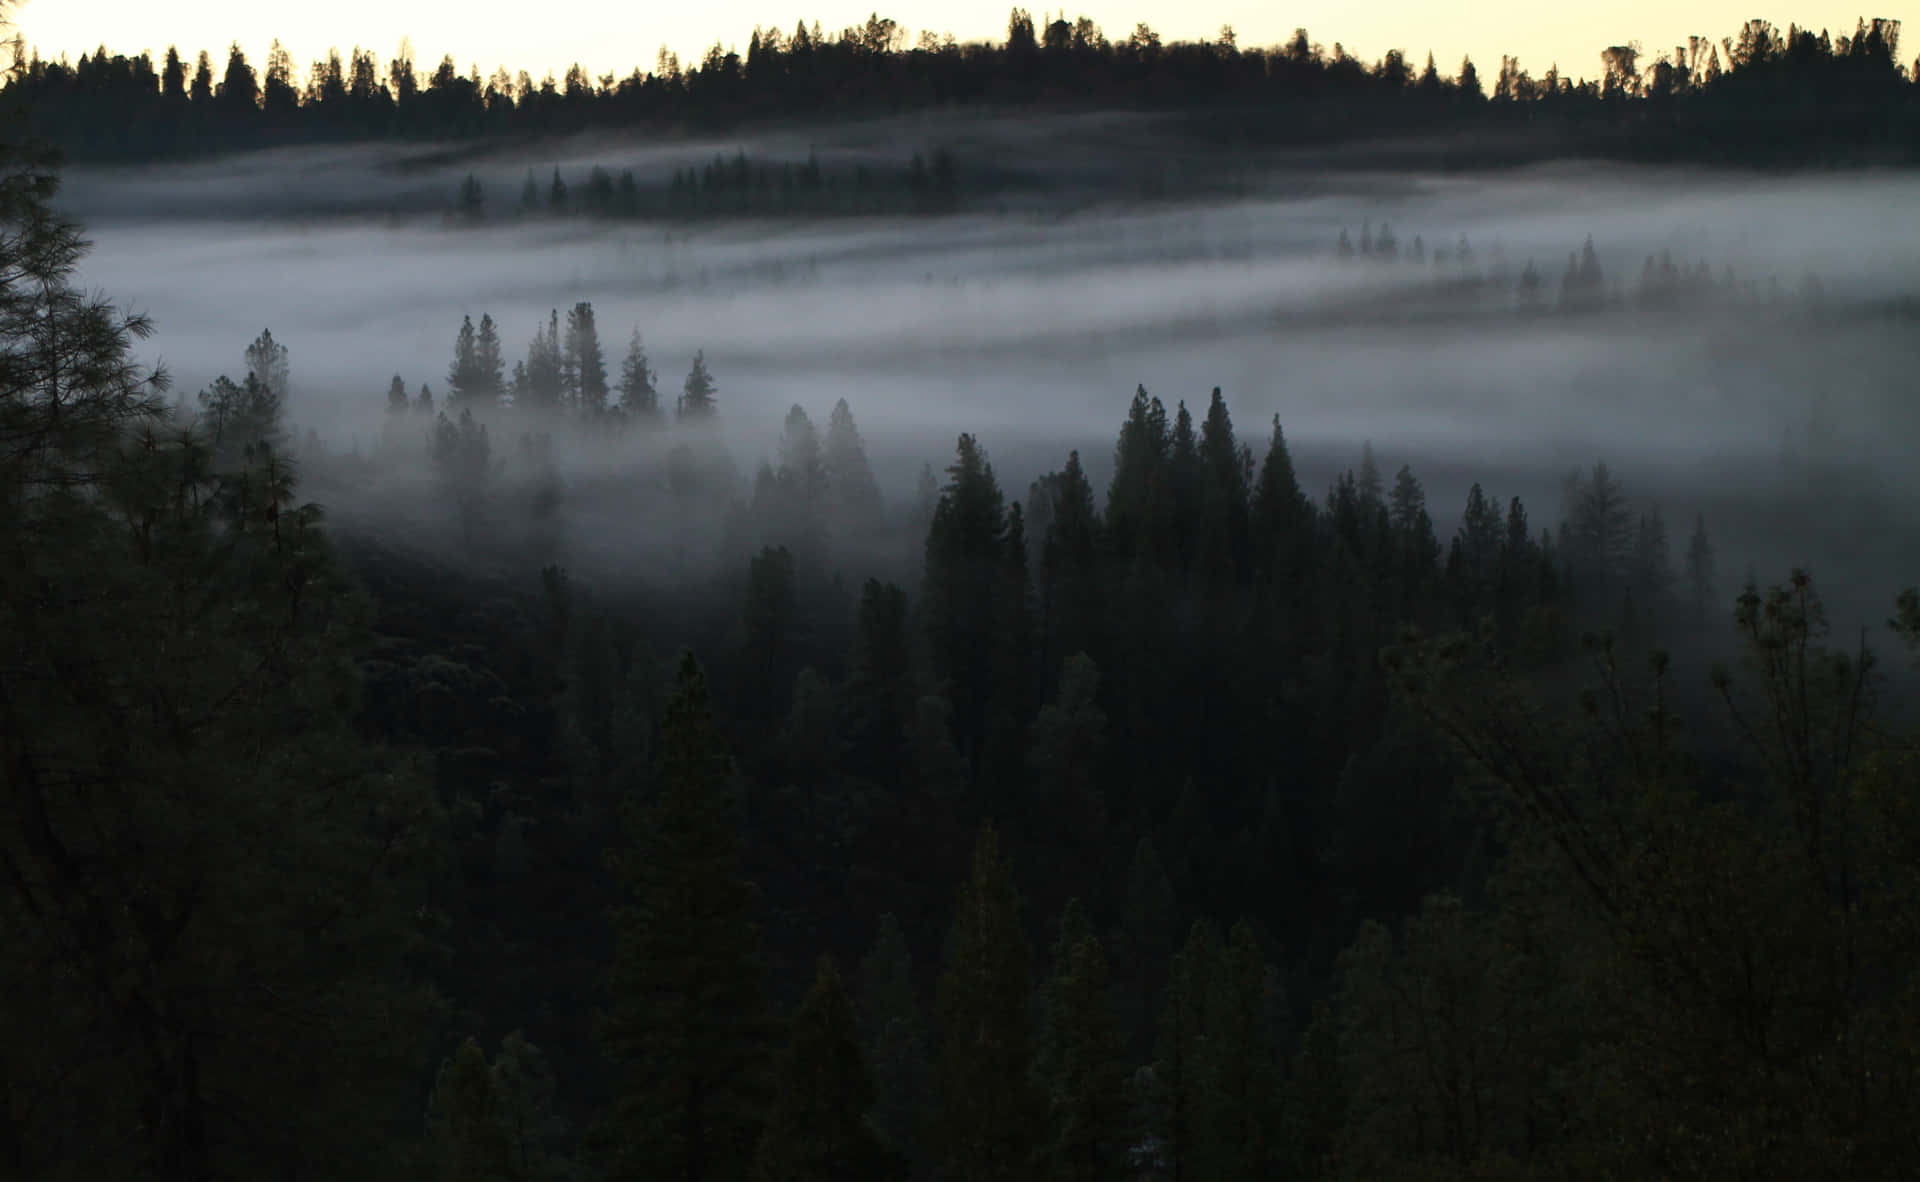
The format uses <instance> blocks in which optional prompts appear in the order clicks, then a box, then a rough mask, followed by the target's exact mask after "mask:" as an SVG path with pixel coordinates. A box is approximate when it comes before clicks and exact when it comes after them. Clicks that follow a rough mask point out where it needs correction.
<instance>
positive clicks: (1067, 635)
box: [1038, 451, 1105, 673]
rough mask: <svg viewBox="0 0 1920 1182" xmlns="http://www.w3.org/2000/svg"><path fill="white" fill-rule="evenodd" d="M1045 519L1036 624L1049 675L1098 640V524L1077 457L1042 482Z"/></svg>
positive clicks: (1072, 456) (1100, 597) (1072, 454)
mask: <svg viewBox="0 0 1920 1182" xmlns="http://www.w3.org/2000/svg"><path fill="white" fill-rule="evenodd" d="M1045 483H1046V488H1047V492H1048V500H1049V506H1048V507H1049V510H1050V513H1049V517H1048V520H1047V524H1046V532H1045V534H1044V536H1043V538H1042V541H1041V547H1040V577H1039V580H1038V583H1039V595H1040V606H1039V615H1040V626H1041V629H1042V637H1043V645H1042V650H1041V655H1042V660H1043V662H1044V665H1043V668H1044V669H1045V670H1046V671H1048V672H1049V673H1051V671H1052V670H1054V669H1057V668H1059V667H1060V663H1061V662H1062V661H1064V660H1065V659H1066V658H1068V657H1070V656H1072V655H1073V654H1075V653H1086V652H1092V651H1094V650H1095V649H1096V648H1097V647H1098V646H1100V644H1101V642H1102V640H1103V636H1102V632H1103V629H1102V627H1101V611H1102V607H1103V604H1104V598H1105V597H1104V594H1103V588H1102V586H1101V580H1100V538H1101V523H1100V514H1099V510H1098V509H1096V508H1095V507H1094V503H1093V486H1092V485H1091V484H1089V483H1088V481H1087V474H1086V470H1085V469H1084V468H1082V467H1081V465H1080V453H1079V452H1078V451H1073V452H1069V453H1067V464H1066V467H1064V468H1062V469H1061V470H1060V471H1059V472H1058V473H1055V474H1054V475H1052V476H1050V477H1048V478H1046V482H1045Z"/></svg>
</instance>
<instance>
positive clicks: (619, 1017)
mask: <svg viewBox="0 0 1920 1182" xmlns="http://www.w3.org/2000/svg"><path fill="white" fill-rule="evenodd" d="M659 736H660V737H659V763H658V770H657V773H656V784H657V786H656V788H655V790H654V795H653V799H652V800H651V801H650V802H648V803H646V804H644V805H643V804H642V803H641V802H640V801H638V800H630V801H629V802H628V804H627V806H626V810H625V818H624V822H623V843H622V846H621V848H620V849H619V851H618V852H617V853H615V854H614V855H612V863H613V867H614V869H615V871H616V872H617V873H618V875H619V876H620V879H621V882H622V884H623V886H624V891H625V896H626V903H625V904H624V905H623V906H622V907H621V908H620V909H619V911H618V912H616V914H615V917H614V932H615V950H614V965H613V972H612V976H611V978H610V982H609V985H610V991H611V995H612V1000H611V1003H610V1006H609V1010H608V1014H607V1018H606V1021H605V1024H604V1027H603V1033H602V1039H603V1045H604V1047H605V1050H606V1053H607V1056H608V1057H609V1058H610V1059H611V1060H612V1061H613V1063H614V1065H615V1066H616V1067H617V1068H618V1069H619V1077H618V1083H617V1085H616V1097H615V1101H614V1108H613V1112H612V1114H611V1117H610V1125H609V1127H608V1132H609V1134H610V1136H611V1139H612V1142H613V1149H614V1159H613V1162H612V1163H611V1165H612V1175H613V1176H614V1177H616V1178H632V1179H651V1178H659V1179H685V1180H687V1182H730V1180H732V1182H737V1180H739V1179H742V1178H745V1177H747V1176H748V1172H749V1167H750V1165H751V1163H752V1160H753V1152H754V1146H755V1145H756V1143H757V1142H758V1139H759V1133H760V1128H761V1121H762V1118H763V1114H764V1112H765V1104H766V1085H765V1076H766V1069H767V1054H768V1049H769V1048H768V1041H769V1035H770V1026H769V1023H768V1020H767V1017H766V1013H765V1001H764V998H763V995H762V985H761V968H760V955H759V950H758V941H759V937H758V934H757V928H756V925H755V922H754V919H753V911H754V906H755V902H754V888H753V884H752V883H750V882H749V881H747V879H746V878H745V877H744V876H743V875H742V873H741V864H740V838H739V833H738V830H737V826H736V823H735V821H734V818H733V814H732V807H731V805H730V803H729V801H728V799H727V794H728V777H729V768H728V765H729V760H728V758H727V753H726V748H725V745H724V744H723V742H722V740H721V738H720V734H719V731H718V730H717V728H716V727H715V725H714V721H713V713H712V709H711V707H710V706H709V705H708V699H707V684H706V677H705V675H704V674H703V673H702V672H701V671H700V667H699V665H697V664H696V663H695V662H694V659H693V657H692V655H691V654H688V655H686V656H684V657H683V658H682V659H681V662H680V670H679V673H678V676H677V679H676V683H675V690H674V695H673V697H672V699H671V700H670V701H669V702H668V703H667V707H666V712H665V718H664V719H663V721H662V723H661V726H660V730H659Z"/></svg>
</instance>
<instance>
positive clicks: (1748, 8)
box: [15, 0, 1920, 83]
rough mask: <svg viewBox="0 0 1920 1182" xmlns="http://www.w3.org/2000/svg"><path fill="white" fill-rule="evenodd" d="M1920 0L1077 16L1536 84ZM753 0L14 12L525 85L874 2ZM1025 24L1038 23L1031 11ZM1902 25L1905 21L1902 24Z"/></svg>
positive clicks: (1237, 8)
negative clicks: (1604, 59)
mask: <svg viewBox="0 0 1920 1182" xmlns="http://www.w3.org/2000/svg"><path fill="white" fill-rule="evenodd" d="M1916 4H1920V0H1899V5H1898V7H1897V8H1895V9H1894V10H1893V11H1891V12H1889V11H1886V10H1885V9H1884V8H1883V9H1882V10H1881V11H1878V12H1866V13H1862V12H1860V11H1859V10H1858V9H1857V8H1856V7H1854V6H1850V5H1846V4H1839V3H1834V2H1833V0H1813V2H1812V3H1808V4H1804V5H1802V6H1801V7H1799V8H1797V9H1792V10H1787V9H1782V10H1780V11H1777V12H1756V11H1755V10H1754V9H1755V7H1756V6H1755V5H1754V4H1753V2H1752V0H1685V2H1682V3H1674V2H1672V0H1613V2H1611V3H1594V4H1592V5H1590V6H1583V7H1573V6H1562V5H1559V4H1555V3H1553V2H1552V0H1545V2H1542V0H1481V2H1480V3H1476V4H1473V5H1448V4H1434V3H1431V2H1419V0H1375V2H1373V3H1370V4H1367V5H1364V6H1362V5H1350V4H1344V3H1340V2H1339V0H1300V2H1299V3H1296V4H1293V5H1289V6H1286V7H1281V6H1277V5H1271V4H1255V3H1249V2H1248V0H1215V2H1213V3H1191V2H1188V3H1178V4H1172V3H1166V2H1164V0H1160V2H1142V0H1133V2H1131V3H1115V2H1114V0H1090V2H1089V3H1087V4H1086V5H1085V6H1084V7H1083V8H1070V9H1068V10H1067V11H1068V15H1069V17H1072V16H1077V15H1079V14H1080V13H1081V12H1084V13H1085V14H1086V15H1088V16H1091V17H1092V18H1093V19H1094V20H1095V21H1097V22H1099V24H1100V25H1101V26H1102V28H1103V29H1104V30H1105V32H1106V34H1107V36H1108V37H1110V38H1114V39H1116V40H1117V39H1119V38H1121V37H1124V36H1125V35H1126V33H1127V32H1128V31H1129V30H1131V29H1132V28H1133V26H1134V24H1135V23H1136V22H1139V21H1143V20H1144V21H1146V22H1147V23H1148V24H1150V25H1152V26H1153V27H1154V29H1155V30H1157V31H1158V32H1159V33H1160V35H1161V36H1162V37H1163V38H1164V39H1166V40H1169V41H1173V40H1192V39H1196V38H1201V37H1208V38H1210V37H1212V36H1213V35H1214V34H1215V32H1217V30H1218V29H1219V28H1220V26H1221V25H1222V24H1231V25H1233V26H1234V28H1235V30H1236V31H1237V33H1238V35H1239V41H1240V44H1241V45H1242V46H1243V47H1245V46H1253V45H1269V44H1274V43H1276V42H1279V41H1281V40H1283V39H1285V38H1286V37H1287V36H1288V35H1290V34H1291V33H1292V31H1293V29H1294V28H1295V27H1296V26H1305V27H1306V29H1307V31H1308V32H1309V33H1310V34H1311V35H1312V36H1313V38H1314V39H1315V40H1317V41H1322V42H1325V43H1326V44H1327V45H1328V46H1331V45H1332V44H1333V43H1334V42H1335V41H1339V42H1342V43H1344V44H1345V46H1346V47H1347V50H1348V52H1349V53H1352V54H1354V55H1356V56H1358V57H1361V58H1364V59H1366V60H1368V61H1372V60H1375V59H1377V58H1378V57H1379V56H1380V55H1381V54H1382V53H1384V52H1385V51H1386V50H1388V49H1402V50H1405V51H1406V53H1407V55H1408V57H1409V58H1411V59H1412V60H1413V61H1414V62H1415V64H1416V65H1418V64H1419V63H1421V62H1423V61H1424V60H1425V57H1426V53H1427V51H1428V50H1429V49H1431V50H1432V51H1433V52H1434V55H1435V56H1436V58H1438V60H1439V62H1440V63H1441V69H1442V72H1443V73H1448V74H1451V73H1453V72H1454V71H1455V70H1456V69H1457V67H1458V65H1459V62H1460V58H1461V56H1462V55H1463V54H1467V53H1471V54H1472V55H1473V59H1474V63H1475V65H1476V66H1477V67H1478V68H1479V70H1480V73H1481V75H1482V77H1483V78H1484V79H1486V80H1487V81H1488V82H1489V83H1490V82H1491V81H1492V78H1493V75H1494V74H1495V73H1496V72H1497V71H1498V69H1499V65H1500V55H1501V54H1502V53H1517V54H1518V55H1519V56H1520V60H1521V65H1522V66H1523V67H1525V68H1526V69H1527V70H1528V71H1530V72H1531V73H1532V74H1533V75H1534V76H1535V77H1538V76H1539V75H1540V74H1542V73H1544V72H1545V71H1546V68H1547V67H1548V66H1549V65H1550V64H1552V63H1554V62H1556V61H1557V62H1558V63H1559V65H1560V68H1561V72H1562V73H1563V74H1571V75H1575V76H1585V77H1594V76H1597V75H1598V74H1599V73H1600V68H1599V60H1600V59H1599V51H1600V50H1601V49H1602V48H1604V47H1606V46H1608V45H1615V44H1621V43H1624V42H1627V41H1632V40H1638V41H1640V42H1641V44H1642V48H1643V50H1644V52H1645V53H1646V54H1647V60H1649V61H1651V60H1652V56H1653V55H1654V54H1655V53H1657V52H1659V51H1661V50H1664V49H1670V48H1671V47H1672V46H1674V45H1676V44H1679V43H1681V42H1684V41H1685V40H1686V38H1687V36H1688V35H1689V34H1702V35H1706V36H1710V37H1712V38H1713V39H1714V40H1716V41H1718V40H1719V39H1720V38H1721V37H1723V36H1726V35H1728V34H1731V33H1734V32H1735V31H1737V30H1738V28H1739V27H1740V25H1741V23H1742V22H1743V21H1744V20H1745V19H1747V18H1748V17H1751V16H1764V17H1765V18H1766V19H1769V20H1772V21H1773V22H1774V23H1775V24H1777V25H1779V26H1780V27H1781V28H1782V29H1784V28H1785V27H1786V26H1787V25H1788V24H1789V23H1793V22H1798V23H1801V24H1804V25H1808V26H1811V27H1814V28H1826V29H1828V30H1830V31H1831V32H1833V33H1834V34H1835V35H1839V34H1841V33H1851V31H1852V30H1853V26H1854V20H1855V18H1856V17H1858V16H1861V15H1867V16H1893V17H1897V18H1906V17H1909V16H1911V15H1913V14H1912V13H1910V12H1909V11H1907V10H1908V9H1909V8H1912V7H1915V6H1916ZM765 5H766V0H753V2H752V3H749V2H747V0H693V2H691V3H680V4H660V5H648V4H634V3H622V2H618V0H544V2H542V3H538V4H532V5H527V4H512V5H508V4H500V3H490V2H487V0H462V2H459V3H455V2H453V0H334V2H333V3H329V4H322V5H299V6H278V5H268V4H261V3H259V2H258V0H246V2H241V0H189V2H188V3H186V4H184V5H167V4H155V3H152V0H27V2H26V4H25V6H24V7H23V8H21V9H20V10H19V11H18V12H17V13H16V14H15V20H16V23H17V24H18V26H19V28H20V30H21V32H22V33H23V34H24V35H25V36H26V39H27V41H28V42H29V43H30V44H32V45H35V46H37V47H38V48H39V49H40V51H41V53H42V54H43V55H45V56H52V57H57V56H59V55H60V54H61V53H63V52H64V53H68V54H70V55H78V54H79V53H81V52H87V51H91V50H92V49H93V48H94V47H96V46H98V45H100V44H101V43H103V42H104V43H105V44H106V45H108V46H109V47H110V48H112V49H114V50H115V51H119V52H137V51H139V50H142V49H147V50H151V51H153V54H154V56H155V58H156V60H157V59H158V58H159V57H160V55H161V54H163V53H164V52H165V50H166V47H167V46H168V45H169V44H177V45H179V46H180V47H181V49H182V51H183V53H185V54H186V55H187V56H188V58H189V60H191V56H192V53H193V51H197V50H199V49H202V48H205V49H208V50H212V51H215V57H216V62H217V61H218V59H220V58H222V57H223V52H222V51H224V49H225V47H226V45H227V43H228V42H230V41H235V40H237V41H239V42H240V45H241V47H242V48H243V49H245V50H246V52H247V56H248V58H249V59H250V60H251V61H252V62H253V63H254V64H255V66H256V67H257V66H258V65H259V64H260V63H261V62H262V61H264V59H265V57H266V51H267V47H268V46H269V45H270V44H271V43H272V40H273V39H274V38H275V37H278V38H279V39H280V40H281V41H282V42H283V43H284V44H285V45H286V46H287V48H288V49H289V51H291V52H292V54H293V58H294V61H295V62H296V63H298V64H299V66H300V69H301V71H302V72H303V73H304V71H305V69H306V66H307V64H308V63H309V62H311V61H313V60H314V59H316V58H319V57H324V56H325V54H326V51H327V49H328V47H329V46H338V47H339V48H340V50H341V51H342V53H343V54H344V53H345V51H347V50H348V49H350V48H351V47H353V46H354V45H356V44H358V45H365V46H368V47H370V48H372V49H374V50H375V51H376V52H377V53H378V54H379V56H380V60H381V61H382V62H383V63H384V62H385V61H386V60H387V59H388V58H390V57H391V56H392V55H393V51H394V50H395V48H396V47H397V46H398V45H399V42H400V39H401V38H402V37H403V36H404V37H410V38H411V39H412V41H413V44H414V47H415V56H416V58H417V59H418V60H419V61H421V62H423V63H425V64H426V65H427V66H428V67H431V65H432V64H433V63H435V62H437V61H439V59H440V57H441V55H442V54H444V53H451V54H453V56H454V60H455V61H457V62H458V63H459V64H460V68H461V71H462V72H463V73H464V72H465V71H466V70H467V68H468V67H469V66H471V65H473V64H475V63H477V64H479V66H480V67H481V69H482V70H483V72H486V73H491V72H492V71H493V69H494V67H496V66H500V65H505V66H507V67H508V68H509V69H512V70H521V69H525V70H529V71H531V72H532V73H533V74H534V76H535V77H536V78H537V77H539V76H540V75H541V74H543V73H544V72H545V71H547V70H552V71H553V72H554V73H555V74H556V75H557V74H560V73H563V72H564V71H565V69H566V67H567V65H568V64H569V63H571V62H574V61H578V62H579V63H580V64H582V65H584V66H586V67H587V69H588V70H589V71H590V72H591V73H593V74H595V75H599V74H603V73H607V72H613V73H615V74H619V75H625V74H626V73H627V72H628V71H629V70H631V69H632V68H633V67H634V66H635V65H639V66H640V67H642V69H651V68H652V66H653V63H654V58H655V54H656V52H657V50H658V49H659V47H660V46H661V45H663V44H664V45H666V46H668V47H669V48H671V49H673V50H675V51H676V52H678V53H679V54H680V56H681V58H682V59H683V60H685V59H697V58H698V57H700V56H701V55H702V53H704V51H705V48H706V46H708V45H711V44H712V43H713V42H714V41H715V40H716V39H717V40H719V41H721V42H723V43H726V44H729V45H731V46H733V47H737V48H738V49H739V50H741V51H742V52H743V53H744V52H745V50H746V43H747V38H748V36H749V35H750V34H751V32H752V30H753V27H754V25H755V23H756V22H757V23H761V24H769V25H771V24H778V25H779V26H780V27H781V28H782V29H784V30H786V31H788V32H791V31H792V29H793V26H794V24H795V23H796V22H797V21H798V20H799V19H800V18H801V17H802V16H804V17H805V18H806V19H807V21H808V23H809V24H811V23H812V22H813V21H815V20H818V21H819V22H820V23H821V24H822V25H823V26H824V27H825V28H826V29H827V30H829V31H830V32H832V31H837V30H838V29H839V28H841V27H842V26H845V25H850V24H856V23H864V22H865V20H866V17H867V14H868V13H869V12H871V11H873V10H874V3H873V0H865V2H864V3H856V2H853V0H817V2H809V0H788V4H787V6H788V7H789V8H790V9H792V11H788V12H787V13H786V14H785V15H780V14H778V13H776V12H774V11H772V10H770V9H768V8H767V7H765ZM1010 7H1011V5H1010V4H1009V3H1007V2H1006V0H897V2H895V3H891V4H887V5H884V6H882V7H881V8H880V14H881V15H882V16H887V17H891V18H893V19H894V20H895V21H897V22H898V23H899V24H900V25H901V26H903V27H904V28H905V29H907V30H908V32H909V37H912V36H915V35H917V34H918V33H919V31H920V30H922V29H932V30H934V31H936V32H948V31H951V32H952V33H953V34H954V35H955V36H956V37H958V38H960V39H961V40H963V41H966V40H977V39H981V38H990V39H992V40H996V41H997V40H1000V39H1002V38H1004V37H1005V35H1006V24H1007V12H1008V9H1009V8H1010ZM1034 16H1035V19H1036V20H1040V19H1042V18H1043V16H1044V14H1043V13H1042V12H1041V11H1040V10H1037V9H1036V10H1035V12H1034ZM1908 23H1909V25H1910V26H1911V23H1912V22H1911V21H1909V22H1908ZM1916 52H1920V31H1915V32H1914V34H1913V35H1912V37H1910V38H1909V39H1908V40H1907V42H1906V43H1905V44H1904V45H1903V46H1902V48H1901V55H1902V60H1903V62H1905V63H1907V64H1909V65H1910V64H1911V63H1912V60H1913V57H1914V54H1915V53H1916Z"/></svg>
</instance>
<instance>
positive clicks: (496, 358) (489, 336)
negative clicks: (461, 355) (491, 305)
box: [469, 312, 507, 407]
mask: <svg viewBox="0 0 1920 1182" xmlns="http://www.w3.org/2000/svg"><path fill="white" fill-rule="evenodd" d="M473 379H474V388H473V390H472V391H471V392H470V394H469V397H471V398H474V399H476V400H478V402H479V403H480V405H482V406H489V407H490V406H497V405H498V404H499V402H500V398H501V395H503V394H505V393H506V389H507V383H506V361H505V358H503V357H502V356H501V353H500V330H499V329H498V328H497V327H496V326H495V325H494V323H493V317H492V316H490V315H488V314H487V313H484V312H483V313H481V314H480V328H479V330H478V331H477V332H475V333H474V337H473Z"/></svg>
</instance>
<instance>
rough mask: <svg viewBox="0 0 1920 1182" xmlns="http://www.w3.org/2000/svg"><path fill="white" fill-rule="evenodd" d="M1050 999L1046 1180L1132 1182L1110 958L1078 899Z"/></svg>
mask: <svg viewBox="0 0 1920 1182" xmlns="http://www.w3.org/2000/svg"><path fill="white" fill-rule="evenodd" d="M1044 999H1045V1008H1046V1026H1045V1028H1044V1033H1043V1035H1042V1039H1041V1047H1040V1053H1039V1055H1038V1056H1037V1063H1036V1067H1037V1074H1038V1076H1039V1079H1040V1084H1041V1088H1042V1089H1043V1091H1044V1093H1045V1098H1046V1103H1047V1109H1048V1129H1047V1139H1046V1144H1045V1147H1044V1150H1043V1161H1044V1163H1045V1174H1044V1176H1045V1177H1047V1178H1050V1179H1061V1180H1063V1182H1107V1180H1108V1179H1118V1178H1123V1177H1126V1176H1127V1174H1128V1168H1127V1167H1128V1162H1127V1151H1128V1149H1129V1137H1128V1133H1129V1132H1130V1131H1131V1130H1130V1128H1129V1125H1130V1121H1129V1113H1128V1101H1127V1087H1126V1080H1127V1075H1126V1065H1125V1062H1124V1059H1123V1054H1124V1051H1123V1047H1122V1043H1121V1039H1120V1032H1119V1027H1118V1024H1117V1023H1116V1022H1115V1020H1114V1016H1113V1009H1112V1001H1111V999H1110V998H1109V997H1108V995H1107V960H1106V956H1105V954H1104V953H1103V952H1102V951H1101V948H1100V941H1099V940H1098V939H1097V938H1096V937H1095V936H1094V934H1093V929H1092V927H1091V925H1090V924H1088V922H1087V918H1086V915H1085V913H1084V912H1083V911H1082V910H1081V907H1080V901H1079V900H1078V899H1074V900H1070V901H1069V902H1068V903H1067V908H1066V911H1065V913H1064V914H1062V916H1061V918H1060V935H1059V939H1058V940H1057V941H1056V942H1055V943H1054V947H1053V975H1052V977H1051V978H1050V979H1049V980H1048V982H1047V985H1046V988H1045V990H1044Z"/></svg>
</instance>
